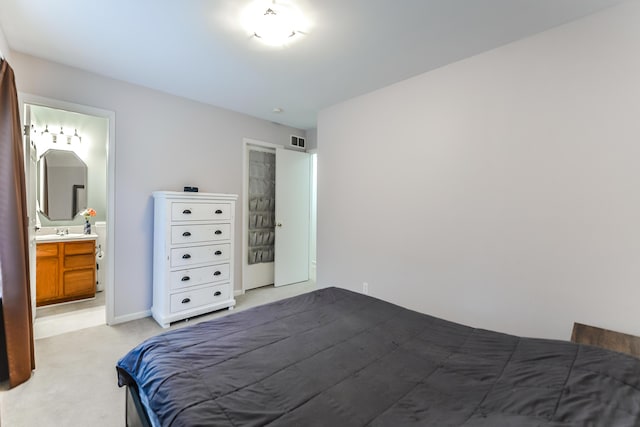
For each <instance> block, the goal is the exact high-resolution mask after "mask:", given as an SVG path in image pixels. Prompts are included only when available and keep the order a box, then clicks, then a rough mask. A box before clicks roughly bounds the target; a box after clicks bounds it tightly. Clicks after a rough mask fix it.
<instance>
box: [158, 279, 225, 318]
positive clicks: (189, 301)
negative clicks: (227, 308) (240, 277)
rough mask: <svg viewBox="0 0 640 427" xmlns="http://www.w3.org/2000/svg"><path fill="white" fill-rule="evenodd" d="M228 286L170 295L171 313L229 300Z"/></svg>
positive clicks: (208, 287)
mask: <svg viewBox="0 0 640 427" xmlns="http://www.w3.org/2000/svg"><path fill="white" fill-rule="evenodd" d="M229 288H230V286H229V285H218V286H207V287H206V288H199V289H195V290H191V291H185V292H180V293H177V294H173V295H171V304H170V305H171V307H170V311H171V313H177V312H180V311H184V310H190V309H192V308H196V307H201V306H203V305H208V304H215V303H216V302H217V301H220V302H222V301H226V300H228V299H229Z"/></svg>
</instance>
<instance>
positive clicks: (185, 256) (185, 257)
mask: <svg viewBox="0 0 640 427" xmlns="http://www.w3.org/2000/svg"><path fill="white" fill-rule="evenodd" d="M189 258H191V255H189V254H184V255H182V259H189Z"/></svg>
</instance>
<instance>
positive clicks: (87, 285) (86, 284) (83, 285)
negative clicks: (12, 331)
mask: <svg viewBox="0 0 640 427" xmlns="http://www.w3.org/2000/svg"><path fill="white" fill-rule="evenodd" d="M62 287H63V290H64V296H65V297H81V296H89V297H90V296H93V294H94V293H95V287H96V279H95V270H93V269H91V268H89V269H87V268H84V269H81V270H70V271H65V272H64V274H63V278H62Z"/></svg>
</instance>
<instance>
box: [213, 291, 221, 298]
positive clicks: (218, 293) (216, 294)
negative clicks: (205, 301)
mask: <svg viewBox="0 0 640 427" xmlns="http://www.w3.org/2000/svg"><path fill="white" fill-rule="evenodd" d="M220 295H222V292H220V291H216V292H215V293H214V294H213V296H214V297H219V296H220Z"/></svg>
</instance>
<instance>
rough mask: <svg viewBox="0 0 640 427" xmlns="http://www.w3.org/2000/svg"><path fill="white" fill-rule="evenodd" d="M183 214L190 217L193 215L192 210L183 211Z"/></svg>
mask: <svg viewBox="0 0 640 427" xmlns="http://www.w3.org/2000/svg"><path fill="white" fill-rule="evenodd" d="M182 213H183V214H185V215H190V214H191V209H185V210H183V211H182Z"/></svg>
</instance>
